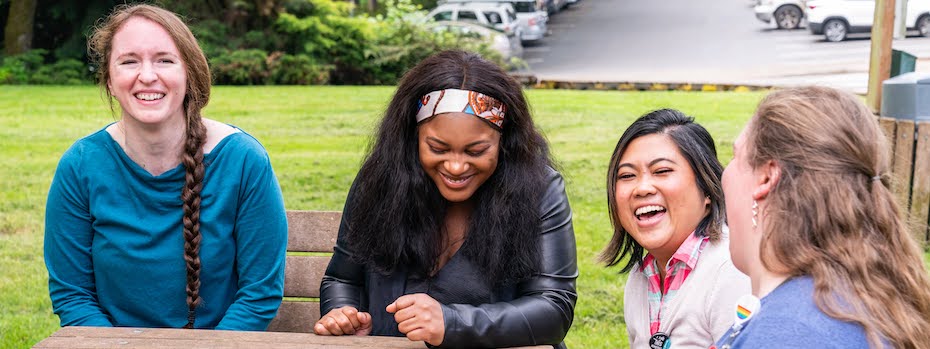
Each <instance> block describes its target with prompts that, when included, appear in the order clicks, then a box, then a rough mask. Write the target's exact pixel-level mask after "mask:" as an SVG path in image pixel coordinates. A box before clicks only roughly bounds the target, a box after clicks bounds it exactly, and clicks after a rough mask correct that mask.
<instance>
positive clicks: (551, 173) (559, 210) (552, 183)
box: [539, 166, 571, 219]
mask: <svg viewBox="0 0 930 349" xmlns="http://www.w3.org/2000/svg"><path fill="white" fill-rule="evenodd" d="M545 171H546V173H545V177H544V178H545V184H544V188H545V191H544V192H543V196H542V200H540V202H539V205H540V214H541V216H542V218H543V219H547V218H553V217H563V218H564V217H567V218H568V219H571V208H570V206H569V204H568V196H567V195H566V194H565V181H564V180H563V179H562V175H561V174H560V173H559V172H558V171H556V170H555V169H553V168H552V167H548V166H547V167H546V170H545Z"/></svg>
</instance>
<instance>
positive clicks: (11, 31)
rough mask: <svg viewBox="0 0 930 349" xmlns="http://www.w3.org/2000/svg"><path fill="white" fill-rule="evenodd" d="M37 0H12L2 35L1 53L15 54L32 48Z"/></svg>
mask: <svg viewBox="0 0 930 349" xmlns="http://www.w3.org/2000/svg"><path fill="white" fill-rule="evenodd" d="M37 2H38V0H12V2H11V3H10V14H9V16H8V17H7V21H6V28H5V29H4V33H5V34H4V36H3V53H4V54H5V55H7V56H12V55H17V54H20V53H24V52H26V51H29V49H31V48H32V26H33V23H34V22H35V14H36V3H37Z"/></svg>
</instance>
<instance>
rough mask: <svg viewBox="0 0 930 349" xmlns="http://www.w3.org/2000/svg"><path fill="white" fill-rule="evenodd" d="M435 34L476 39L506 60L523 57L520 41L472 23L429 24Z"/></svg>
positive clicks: (436, 22) (448, 22) (496, 30)
mask: <svg viewBox="0 0 930 349" xmlns="http://www.w3.org/2000/svg"><path fill="white" fill-rule="evenodd" d="M427 26H428V27H429V28H430V29H431V30H433V31H434V32H452V33H455V34H456V35H459V36H464V37H469V38H475V39H479V40H482V41H484V42H487V43H488V44H489V45H490V46H491V48H493V49H494V50H495V51H497V52H499V53H500V54H501V56H503V57H504V60H505V61H507V60H510V58H514V57H516V58H521V57H523V45H522V44H521V43H520V39H519V38H517V37H515V36H513V35H507V34H505V33H504V32H502V31H500V30H498V29H495V28H491V27H486V26H483V25H480V24H475V23H472V22H461V21H435V22H431V23H429V24H427Z"/></svg>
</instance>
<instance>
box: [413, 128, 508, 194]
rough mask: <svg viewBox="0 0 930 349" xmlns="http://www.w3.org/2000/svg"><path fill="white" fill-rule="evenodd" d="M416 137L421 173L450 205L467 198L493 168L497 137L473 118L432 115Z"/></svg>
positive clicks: (498, 133) (495, 166)
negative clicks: (428, 178) (424, 174)
mask: <svg viewBox="0 0 930 349" xmlns="http://www.w3.org/2000/svg"><path fill="white" fill-rule="evenodd" d="M417 137H418V142H419V151H420V164H421V165H422V166H423V170H424V171H426V174H427V175H429V177H430V178H431V179H432V180H433V182H434V183H436V187H437V188H438V189H439V192H440V193H441V194H442V196H443V197H444V198H445V199H446V200H448V201H450V202H454V203H458V202H464V201H467V200H468V199H470V198H471V197H472V196H473V195H474V194H475V191H477V190H478V188H479V187H481V185H482V184H484V182H486V181H487V180H488V178H490V177H491V175H492V174H494V170H495V169H497V160H498V157H499V156H500V140H501V134H500V132H498V131H497V130H496V129H494V128H493V127H492V126H491V125H490V124H489V123H488V122H486V121H484V120H481V119H480V118H478V117H476V116H474V115H470V114H466V113H444V114H439V115H436V116H433V117H431V118H430V119H428V120H426V121H425V122H423V123H422V124H420V126H418V135H417Z"/></svg>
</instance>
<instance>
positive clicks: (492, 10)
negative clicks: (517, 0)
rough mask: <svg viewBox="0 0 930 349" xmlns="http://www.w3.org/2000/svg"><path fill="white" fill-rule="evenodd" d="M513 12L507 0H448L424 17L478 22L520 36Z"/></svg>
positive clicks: (437, 19) (521, 34)
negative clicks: (460, 0) (493, 0)
mask: <svg viewBox="0 0 930 349" xmlns="http://www.w3.org/2000/svg"><path fill="white" fill-rule="evenodd" d="M515 12H516V11H514V10H513V5H511V4H510V3H509V2H450V3H445V4H441V5H439V6H436V8H434V9H433V10H432V11H430V12H429V13H428V14H427V15H426V17H427V18H428V19H432V20H434V21H437V22H439V21H458V22H472V23H478V24H480V25H484V26H488V27H493V28H496V29H499V30H501V31H503V32H504V33H505V34H507V35H516V37H517V38H520V37H522V36H523V32H522V30H521V29H520V26H519V25H517V15H516V13H515Z"/></svg>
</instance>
